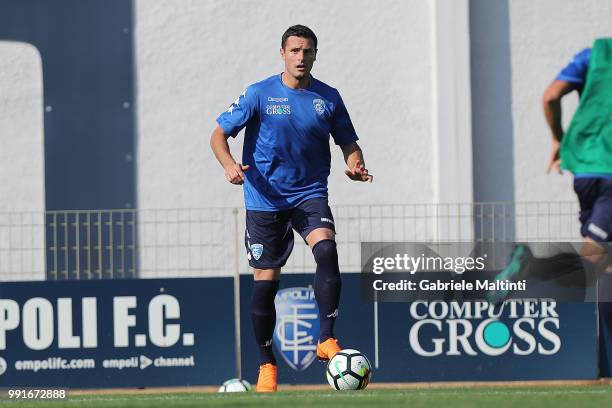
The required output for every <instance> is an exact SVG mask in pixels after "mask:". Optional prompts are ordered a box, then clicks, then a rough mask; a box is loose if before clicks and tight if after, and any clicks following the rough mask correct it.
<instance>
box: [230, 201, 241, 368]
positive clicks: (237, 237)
mask: <svg viewBox="0 0 612 408" xmlns="http://www.w3.org/2000/svg"><path fill="white" fill-rule="evenodd" d="M232 215H233V218H234V248H235V250H234V335H235V337H236V377H237V378H242V362H241V359H240V356H241V354H242V353H241V351H242V347H241V344H240V261H239V256H240V255H239V254H240V234H239V233H238V208H233V209H232Z"/></svg>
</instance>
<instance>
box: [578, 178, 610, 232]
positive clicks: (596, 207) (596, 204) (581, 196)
mask: <svg viewBox="0 0 612 408" xmlns="http://www.w3.org/2000/svg"><path fill="white" fill-rule="evenodd" d="M574 191H575V192H576V194H577V195H578V200H579V201H580V223H581V224H582V227H581V229H580V232H581V234H582V236H583V237H590V238H592V239H593V240H595V241H597V242H612V179H609V178H597V177H576V178H575V179H574Z"/></svg>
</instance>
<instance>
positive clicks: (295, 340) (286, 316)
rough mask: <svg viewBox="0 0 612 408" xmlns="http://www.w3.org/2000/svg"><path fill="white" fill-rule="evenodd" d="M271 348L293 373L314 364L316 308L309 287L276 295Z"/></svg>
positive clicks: (287, 290)
mask: <svg viewBox="0 0 612 408" xmlns="http://www.w3.org/2000/svg"><path fill="white" fill-rule="evenodd" d="M274 303H275V305H276V328H275V329H274V339H273V340H274V345H275V346H276V349H277V350H278V351H279V352H280V354H281V356H283V360H285V362H286V363H287V364H288V365H289V367H291V368H293V369H294V370H297V371H303V370H305V369H306V368H308V366H310V364H311V363H312V362H313V361H314V359H315V357H316V350H317V340H318V338H319V308H318V306H317V302H316V301H315V296H314V290H313V289H312V286H309V287H307V288H304V287H300V288H286V289H281V290H279V291H278V293H277V294H276V299H275V300H274Z"/></svg>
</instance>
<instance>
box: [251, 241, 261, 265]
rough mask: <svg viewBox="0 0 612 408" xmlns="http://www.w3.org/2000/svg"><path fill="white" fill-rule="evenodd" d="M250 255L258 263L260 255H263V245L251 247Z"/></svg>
mask: <svg viewBox="0 0 612 408" xmlns="http://www.w3.org/2000/svg"><path fill="white" fill-rule="evenodd" d="M251 253H252V254H253V258H255V260H256V261H259V258H261V254H263V245H261V244H253V245H251Z"/></svg>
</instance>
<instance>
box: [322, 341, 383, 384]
mask: <svg viewBox="0 0 612 408" xmlns="http://www.w3.org/2000/svg"><path fill="white" fill-rule="evenodd" d="M371 375H372V366H371V365H370V361H368V358H367V357H366V356H365V355H363V354H362V353H361V352H360V351H357V350H352V349H345V350H340V351H339V352H338V353H337V354H336V355H335V356H334V357H333V358H332V359H331V360H329V363H327V370H326V376H327V382H328V383H329V385H331V387H332V388H333V389H334V390H363V389H364V388H365V387H367V386H368V383H369V382H370V376H371Z"/></svg>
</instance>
